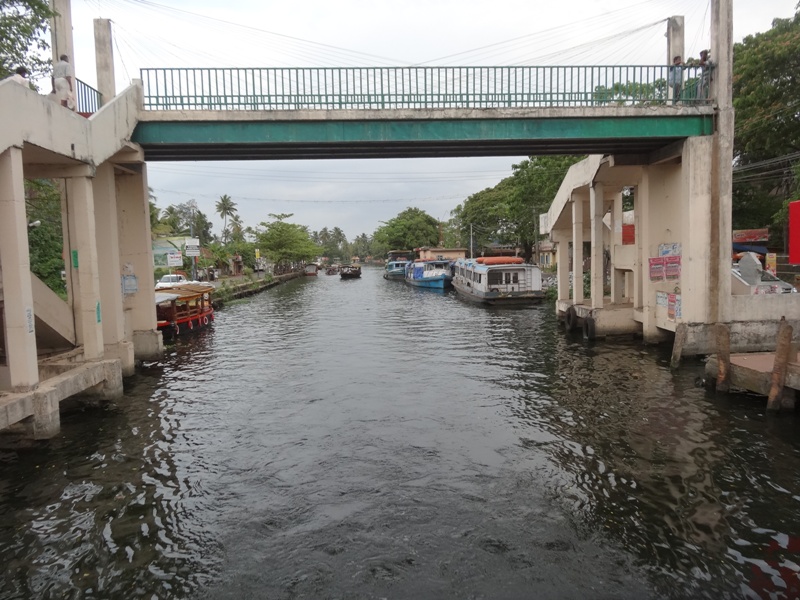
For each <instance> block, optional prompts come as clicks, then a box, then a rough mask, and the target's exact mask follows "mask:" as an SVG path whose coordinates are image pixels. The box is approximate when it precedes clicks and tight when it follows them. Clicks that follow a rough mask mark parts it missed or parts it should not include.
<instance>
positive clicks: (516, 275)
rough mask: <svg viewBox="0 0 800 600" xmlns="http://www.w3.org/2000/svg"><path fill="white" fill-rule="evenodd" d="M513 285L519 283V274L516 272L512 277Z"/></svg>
mask: <svg viewBox="0 0 800 600" xmlns="http://www.w3.org/2000/svg"><path fill="white" fill-rule="evenodd" d="M511 283H519V273H517V272H516V271H515V272H514V273H513V274H512V275H511Z"/></svg>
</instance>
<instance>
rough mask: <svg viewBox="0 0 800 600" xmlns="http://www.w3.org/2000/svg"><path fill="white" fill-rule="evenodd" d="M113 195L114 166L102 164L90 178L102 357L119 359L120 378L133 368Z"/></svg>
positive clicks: (115, 197)
mask: <svg viewBox="0 0 800 600" xmlns="http://www.w3.org/2000/svg"><path fill="white" fill-rule="evenodd" d="M116 193H117V188H116V182H115V179H114V166H113V165H112V164H111V163H104V164H103V165H101V166H100V167H98V168H97V174H96V176H95V178H94V199H95V213H94V214H95V227H96V231H97V254H98V268H99V273H100V301H101V302H102V306H103V315H102V317H103V319H102V326H103V351H104V355H105V357H106V358H118V359H120V362H121V363H122V375H123V376H125V377H128V376H130V375H133V373H134V367H135V365H134V358H133V343H131V342H130V341H129V340H126V339H125V314H124V312H123V310H122V302H123V299H122V277H121V275H120V251H119V228H118V227H117V223H118V221H119V219H118V216H117V196H116Z"/></svg>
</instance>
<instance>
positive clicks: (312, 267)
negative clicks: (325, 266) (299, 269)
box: [305, 263, 317, 277]
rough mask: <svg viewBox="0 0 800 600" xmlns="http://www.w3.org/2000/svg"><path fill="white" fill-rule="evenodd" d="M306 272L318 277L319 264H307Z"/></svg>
mask: <svg viewBox="0 0 800 600" xmlns="http://www.w3.org/2000/svg"><path fill="white" fill-rule="evenodd" d="M305 272H306V275H309V276H311V277H316V276H317V265H316V264H314V263H311V264H308V265H306V268H305Z"/></svg>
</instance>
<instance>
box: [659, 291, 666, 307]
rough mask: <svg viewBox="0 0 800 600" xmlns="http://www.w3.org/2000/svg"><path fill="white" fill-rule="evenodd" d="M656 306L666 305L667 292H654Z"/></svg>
mask: <svg viewBox="0 0 800 600" xmlns="http://www.w3.org/2000/svg"><path fill="white" fill-rule="evenodd" d="M656 306H663V307H666V306H667V292H656Z"/></svg>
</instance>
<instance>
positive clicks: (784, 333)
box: [767, 317, 792, 412]
mask: <svg viewBox="0 0 800 600" xmlns="http://www.w3.org/2000/svg"><path fill="white" fill-rule="evenodd" d="M791 349H792V326H791V325H789V324H788V323H787V322H786V317H781V322H780V326H779V327H778V342H777V344H776V346H775V363H774V365H773V367H772V385H771V386H770V389H769V397H768V398H767V410H768V411H776V412H777V411H779V410H780V409H781V399H782V398H783V386H784V384H785V383H786V365H787V363H788V362H789V354H790V352H791Z"/></svg>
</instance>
